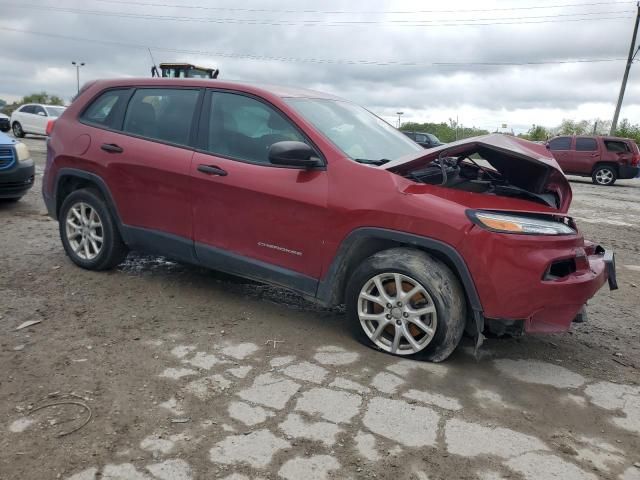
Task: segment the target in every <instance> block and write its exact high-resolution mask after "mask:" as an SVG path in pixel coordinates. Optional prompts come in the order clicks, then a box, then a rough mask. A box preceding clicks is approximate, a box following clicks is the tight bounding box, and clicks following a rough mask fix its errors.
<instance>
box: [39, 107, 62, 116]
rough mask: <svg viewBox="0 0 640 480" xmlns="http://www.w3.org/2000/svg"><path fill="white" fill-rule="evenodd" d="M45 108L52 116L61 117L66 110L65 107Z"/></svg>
mask: <svg viewBox="0 0 640 480" xmlns="http://www.w3.org/2000/svg"><path fill="white" fill-rule="evenodd" d="M44 109H45V110H46V111H47V115H49V116H50V117H59V116H60V115H62V112H64V107H44Z"/></svg>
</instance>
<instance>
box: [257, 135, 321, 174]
mask: <svg viewBox="0 0 640 480" xmlns="http://www.w3.org/2000/svg"><path fill="white" fill-rule="evenodd" d="M269 161H270V162H271V163H272V164H274V165H284V166H287V167H294V168H304V169H307V168H313V167H319V166H321V165H322V160H320V158H318V156H317V154H316V151H315V150H314V149H313V148H311V147H310V146H309V145H307V144H306V143H303V142H293V141H285V142H276V143H274V144H273V145H271V147H269Z"/></svg>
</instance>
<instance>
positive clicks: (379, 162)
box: [354, 158, 391, 167]
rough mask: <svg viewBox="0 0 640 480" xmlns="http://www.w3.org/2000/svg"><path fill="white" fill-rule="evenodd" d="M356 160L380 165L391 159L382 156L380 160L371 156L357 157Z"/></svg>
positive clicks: (366, 163)
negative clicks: (372, 158) (370, 157)
mask: <svg viewBox="0 0 640 480" xmlns="http://www.w3.org/2000/svg"><path fill="white" fill-rule="evenodd" d="M354 160H355V161H356V162H358V163H364V164H365V165H376V166H378V167H379V166H380V165H384V164H385V163H389V162H390V161H391V160H389V159H387V158H381V159H380V160H371V159H369V158H355V159H354Z"/></svg>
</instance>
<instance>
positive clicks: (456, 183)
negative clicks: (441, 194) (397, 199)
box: [404, 155, 560, 208]
mask: <svg viewBox="0 0 640 480" xmlns="http://www.w3.org/2000/svg"><path fill="white" fill-rule="evenodd" d="M474 156H475V155H474ZM483 163H487V162H486V161H485V160H483V159H480V158H478V159H473V158H471V157H470V156H468V155H461V156H458V157H439V158H437V159H436V160H434V161H432V162H431V163H430V164H429V165H427V166H426V167H423V168H418V169H416V170H411V171H410V172H408V173H406V174H405V175H404V176H405V177H406V178H409V179H411V180H413V181H416V182H419V183H425V184H429V185H441V186H443V187H447V188H455V189H459V190H464V191H467V192H474V193H486V194H489V195H500V196H504V197H518V198H524V199H527V200H531V201H535V202H538V203H542V204H544V205H548V206H550V207H552V208H559V206H560V204H559V198H558V196H557V194H556V193H554V192H544V191H543V192H540V193H538V192H536V190H538V188H536V187H537V186H536V184H535V183H536V182H531V181H530V180H531V177H529V179H528V180H529V181H526V180H527V179H526V178H525V177H526V173H525V172H522V174H521V175H518V177H520V178H517V179H515V180H516V181H517V182H518V183H519V184H520V185H517V184H515V183H514V182H513V178H511V179H510V178H509V177H510V176H509V175H504V174H501V173H500V172H498V171H497V170H495V169H493V168H492V167H491V166H490V165H489V166H483V165H482V164H483ZM519 167H520V168H521V167H522V165H519ZM514 176H515V175H514ZM510 180H511V181H510ZM518 180H520V181H518ZM521 185H524V186H525V187H529V188H523V186H521Z"/></svg>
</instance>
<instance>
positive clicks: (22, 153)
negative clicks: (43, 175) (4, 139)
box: [15, 142, 31, 162]
mask: <svg viewBox="0 0 640 480" xmlns="http://www.w3.org/2000/svg"><path fill="white" fill-rule="evenodd" d="M15 147H16V156H17V157H18V161H19V162H23V161H25V160H28V159H29V158H31V154H30V153H29V149H28V148H27V146H26V145H25V144H24V143H22V142H18V143H16V144H15Z"/></svg>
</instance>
